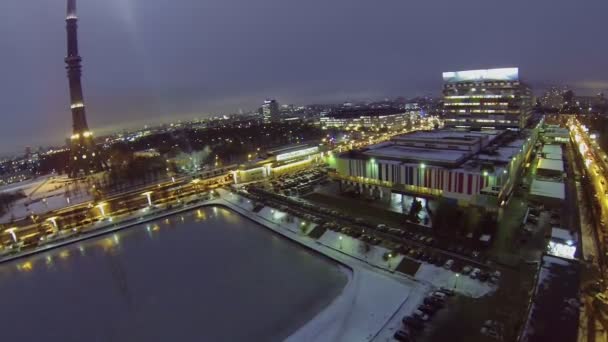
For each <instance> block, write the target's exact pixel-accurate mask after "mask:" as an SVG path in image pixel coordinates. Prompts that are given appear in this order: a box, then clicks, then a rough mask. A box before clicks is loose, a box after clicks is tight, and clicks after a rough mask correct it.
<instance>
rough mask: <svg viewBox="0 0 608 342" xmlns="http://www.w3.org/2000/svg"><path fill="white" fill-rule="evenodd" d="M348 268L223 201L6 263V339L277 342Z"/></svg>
mask: <svg viewBox="0 0 608 342" xmlns="http://www.w3.org/2000/svg"><path fill="white" fill-rule="evenodd" d="M345 283H346V276H345V275H344V273H343V272H342V271H340V270H339V269H338V267H337V266H336V265H334V264H332V263H330V262H329V261H327V260H325V259H323V258H321V257H319V256H318V255H315V254H312V253H311V252H308V251H306V250H304V249H302V248H300V247H299V246H297V245H295V244H293V243H291V242H289V241H286V240H284V239H282V238H280V237H278V236H276V235H274V233H272V232H270V231H269V230H267V229H265V228H263V227H261V226H258V225H257V224H255V223H253V222H251V221H249V220H247V219H246V218H244V217H241V216H239V215H238V214H236V213H233V212H231V211H229V210H227V209H223V208H204V209H200V210H196V211H193V212H191V213H188V214H183V215H178V216H172V217H170V218H169V219H162V220H159V221H156V222H151V223H148V224H142V225H141V226H139V227H134V228H130V229H127V230H123V231H121V232H118V233H116V234H112V235H107V236H104V237H101V238H98V239H95V240H89V241H84V242H81V243H79V244H74V245H71V246H67V247H65V248H60V249H56V250H54V251H50V252H48V253H45V254H40V255H37V256H34V257H31V258H28V259H21V260H18V261H16V262H13V263H6V264H2V265H0V310H1V311H0V328H1V329H2V332H1V334H0V336H2V340H4V341H13V340H14V341H276V340H282V339H284V338H285V337H287V336H289V335H290V334H291V333H293V332H294V331H295V330H297V329H298V328H299V327H300V326H301V325H303V324H304V323H305V322H306V321H308V320H310V319H311V318H312V317H314V316H315V315H316V314H317V313H318V312H319V311H321V310H322V309H323V308H324V307H326V306H327V305H328V304H329V303H330V302H331V301H332V299H333V298H334V297H335V296H336V295H338V294H339V293H340V291H341V290H342V288H343V287H344V285H345Z"/></svg>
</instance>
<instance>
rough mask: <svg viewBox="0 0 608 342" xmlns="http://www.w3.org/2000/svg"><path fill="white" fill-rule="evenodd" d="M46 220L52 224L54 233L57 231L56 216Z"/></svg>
mask: <svg viewBox="0 0 608 342" xmlns="http://www.w3.org/2000/svg"><path fill="white" fill-rule="evenodd" d="M46 220H47V221H49V222H51V223H52V224H53V227H54V228H55V231H57V230H59V226H58V225H57V216H53V217H49V218H47V219H46Z"/></svg>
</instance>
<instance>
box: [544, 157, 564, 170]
mask: <svg viewBox="0 0 608 342" xmlns="http://www.w3.org/2000/svg"><path fill="white" fill-rule="evenodd" d="M538 169H539V170H551V171H559V172H564V161H563V160H561V158H560V159H559V160H558V159H546V158H541V159H539V160H538Z"/></svg>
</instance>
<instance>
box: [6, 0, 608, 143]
mask: <svg viewBox="0 0 608 342" xmlns="http://www.w3.org/2000/svg"><path fill="white" fill-rule="evenodd" d="M342 5H348V7H345V6H342ZM547 5H550V6H547ZM4 6H7V8H6V10H3V12H4V13H9V12H10V13H13V14H14V15H13V16H11V17H10V18H6V20H4V21H3V24H1V25H3V26H4V27H3V28H4V29H3V30H1V31H0V32H2V33H0V40H1V41H5V42H7V43H8V46H9V49H7V50H9V53H8V54H7V55H5V56H4V57H3V62H4V63H3V64H4V65H6V66H10V68H9V70H7V72H6V76H5V78H4V81H3V87H2V88H3V92H4V94H5V97H4V101H3V102H4V104H5V105H4V108H3V110H4V113H5V117H7V118H8V119H9V120H7V123H6V124H5V125H3V128H2V129H1V130H0V133H1V135H2V136H3V137H4V139H2V146H3V148H2V152H7V151H14V150H19V149H21V148H22V147H23V146H26V145H32V146H36V145H38V144H46V143H51V142H62V141H64V139H65V138H67V137H69V135H70V133H69V132H70V125H69V117H70V114H69V97H68V96H67V95H66V93H65V87H64V84H65V73H64V70H63V69H62V68H61V67H60V63H59V62H57V61H60V58H62V56H63V55H64V49H65V42H64V39H65V38H64V33H63V32H62V30H64V28H63V25H61V20H60V18H61V17H63V13H64V6H63V5H62V4H60V3H53V4H47V3H37V2H33V3H23V2H17V1H15V0H9V1H8V2H6V3H5V4H4ZM417 6H418V7H414V6H413V5H406V4H397V3H393V4H385V5H384V6H383V7H382V8H378V6H374V5H373V4H362V3H360V4H352V3H350V2H349V3H348V4H346V3H344V4H337V3H335V4H324V3H320V2H314V1H313V2H311V3H307V4H297V5H292V6H288V5H285V4H283V3H282V2H278V1H275V0H266V1H264V2H263V3H262V4H256V6H255V7H252V5H251V4H248V3H245V2H241V1H232V2H229V3H224V2H219V1H211V2H209V3H206V4H199V3H198V2H185V3H181V4H180V6H175V5H174V4H173V5H172V4H169V3H164V2H160V1H158V2H150V1H147V2H145V3H144V2H143V1H139V0H132V1H128V2H125V1H118V0H115V1H111V2H106V3H88V2H83V3H82V4H80V9H79V12H80V13H81V17H82V18H85V20H86V22H87V25H86V26H83V27H82V28H81V30H80V34H81V36H82V37H81V38H82V44H81V50H82V54H83V55H84V56H85V60H86V64H87V69H86V70H85V72H84V74H83V84H84V87H86V89H87V102H88V108H89V114H90V115H89V118H88V119H89V121H90V122H91V125H92V126H94V127H99V128H104V127H110V126H112V127H121V126H123V125H129V124H130V125H132V124H133V123H134V122H143V121H151V122H154V121H160V120H165V121H166V120H167V119H178V118H191V117H197V116H202V115H203V113H214V112H218V111H220V112H222V113H226V112H237V111H238V109H239V108H243V109H245V110H253V109H254V108H255V106H256V105H259V103H260V102H261V101H262V100H263V99H265V98H267V97H275V98H277V99H278V100H279V101H281V102H282V103H311V102H331V101H342V100H348V99H365V98H378V97H383V96H397V95H403V96H415V95H421V94H426V93H433V94H435V95H438V94H439V92H440V87H441V81H442V80H441V72H444V71H448V70H463V69H477V68H485V67H495V66H497V67H501V66H502V67H504V66H519V67H520V69H521V70H522V74H523V75H525V77H524V81H528V82H529V83H531V84H532V85H533V86H534V85H539V84H540V85H543V84H547V85H549V84H553V83H568V84H571V85H572V86H573V87H575V88H580V89H585V88H586V89H588V90H589V91H592V90H596V89H598V90H599V89H606V88H607V84H608V80H607V79H605V78H606V77H602V75H601V74H598V73H597V72H596V70H601V69H602V68H603V67H605V64H606V63H605V61H604V60H602V59H601V58H600V57H601V56H602V55H604V54H605V53H606V51H603V49H604V50H605V49H606V47H602V46H601V45H600V44H599V43H598V41H599V40H598V38H599V37H600V36H601V32H602V31H601V30H602V28H603V27H601V20H600V19H601V13H603V11H602V9H606V7H607V5H606V4H605V3H602V2H600V1H595V2H593V3H586V4H585V6H586V7H584V8H581V6H575V5H574V4H570V3H568V2H566V1H563V2H557V3H556V2H550V3H549V2H547V1H545V2H539V3H535V4H526V5H525V6H526V7H525V8H526V10H527V11H526V12H524V11H522V10H521V9H522V8H523V7H522V6H524V2H518V3H515V4H512V7H509V8H493V7H492V6H490V5H487V4H485V3H482V2H479V1H469V2H466V3H459V4H458V7H450V6H445V5H437V4H424V5H417ZM248 7H251V8H249V9H250V10H251V11H246V10H242V9H247V8H248ZM236 8H239V9H241V10H239V11H238V13H235V12H236V11H234V10H235V9H236ZM574 10H576V11H577V12H576V15H571V13H573V12H572V11H574ZM211 12H213V14H210V13H211ZM245 13H246V14H245ZM295 13H298V16H295ZM406 13H418V14H419V15H406ZM26 14H27V17H28V25H25V27H24V25H22V23H21V20H19V18H24V17H25V16H26ZM479 14H482V16H481V17H480V16H479ZM540 15H545V16H549V17H553V18H555V19H556V22H559V20H566V19H567V20H568V22H569V25H556V26H554V27H545V26H547V25H545V26H543V27H539V28H537V27H536V26H537V23H536V21H537V19H538V17H539V16H540ZM344 17H347V18H348V19H342V18H344ZM183 18H186V19H188V20H183ZM270 19H273V20H270ZM387 19H388V20H387ZM473 19H474V20H473ZM340 20H344V24H343V25H338V26H336V25H335V23H336V21H338V22H339V21H340ZM360 22H365V23H366V24H367V25H358V24H357V23H360ZM227 23H229V24H227ZM429 23H431V25H429ZM439 23H440V24H439ZM512 23H517V25H514V24H512ZM374 24H375V25H374ZM481 28H483V29H481ZM193 32H200V33H201V34H192V33H193ZM448 32H449V34H448ZM202 33H208V34H202ZM466 34H469V35H470V34H475V35H478V36H479V40H478V41H479V42H483V44H479V43H478V42H477V41H475V40H470V39H462V40H461V39H454V38H451V35H454V36H463V35H466ZM484 38H485V39H484ZM489 38H492V39H489ZM505 42H506V43H505ZM564 42H567V44H568V45H567V46H569V47H570V48H564V47H563V45H560V44H564ZM514 47H515V48H514ZM412 51H414V53H412ZM585 51H587V53H585ZM581 55H582V57H581ZM25 94H28V95H25ZM169 114H172V115H175V116H171V117H170V118H168V116H169ZM32 131H34V132H36V134H35V137H33V136H32V135H31V134H27V133H28V132H32Z"/></svg>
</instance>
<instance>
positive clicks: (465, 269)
mask: <svg viewBox="0 0 608 342" xmlns="http://www.w3.org/2000/svg"><path fill="white" fill-rule="evenodd" d="M472 270H473V268H472V267H471V266H465V267H463V268H462V274H469V273H471V271H472Z"/></svg>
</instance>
